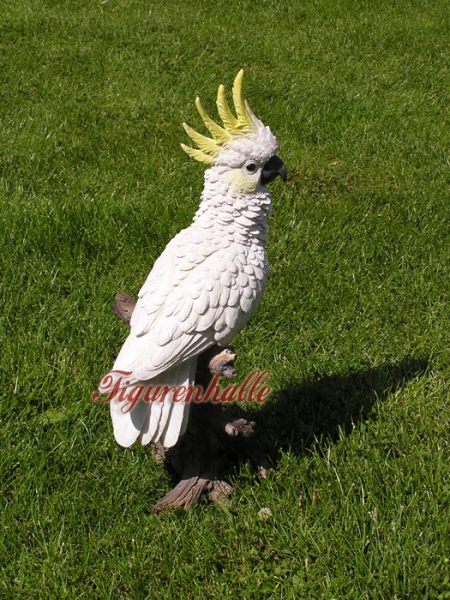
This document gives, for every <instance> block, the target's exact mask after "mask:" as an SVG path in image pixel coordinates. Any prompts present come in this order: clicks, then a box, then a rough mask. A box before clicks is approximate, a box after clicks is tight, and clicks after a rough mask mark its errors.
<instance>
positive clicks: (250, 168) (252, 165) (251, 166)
mask: <svg viewBox="0 0 450 600" xmlns="http://www.w3.org/2000/svg"><path fill="white" fill-rule="evenodd" d="M245 168H246V169H247V171H248V172H249V173H254V172H255V171H256V169H257V167H256V164H255V163H254V162H249V163H247V164H246V165H245Z"/></svg>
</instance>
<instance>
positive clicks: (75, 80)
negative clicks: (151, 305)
mask: <svg viewBox="0 0 450 600" xmlns="http://www.w3.org/2000/svg"><path fill="white" fill-rule="evenodd" d="M0 26H1V29H0V50H1V53H0V107H1V108H0V118H1V127H0V152H1V158H0V198H1V210H0V236H1V247H2V252H1V253H0V265H1V266H0V272H1V298H2V299H3V302H2V308H1V311H0V344H1V355H0V360H1V377H2V385H1V388H0V394H1V402H0V418H1V424H0V426H1V445H2V451H1V453H0V467H1V485H2V492H1V497H2V510H1V517H0V519H1V527H2V535H1V537H0V549H1V556H2V560H1V578H0V597H4V598H32V599H35V598H43V599H52V600H53V599H60V598H70V599H72V598H73V599H75V598H105V599H106V598H112V599H114V600H116V599H123V598H131V599H138V600H140V599H160V598H161V599H162V598H171V599H172V598H180V599H185V598H189V599H200V598H224V599H225V598H230V599H235V598H243V599H244V598H245V599H249V600H250V599H253V598H284V599H299V600H300V599H301V600H303V599H317V600H322V599H324V600H332V599H335V600H345V599H352V600H372V599H375V600H378V599H380V600H394V599H414V600H416V599H427V598H430V599H434V600H437V599H444V598H450V582H449V579H450V563H449V560H450V516H449V515H450V502H449V496H450V476H449V464H450V451H449V450H450V444H449V427H450V406H449V392H450V368H449V364H450V333H449V332H450V303H449V292H450V269H449V261H450V227H449V217H448V214H449V209H448V203H449V188H450V127H449V126H450V100H449V90H450V86H449V83H450V81H449V77H450V72H449V64H450V19H449V7H448V3H447V2H445V1H444V0H435V1H434V2H427V1H424V0H421V1H420V2H419V1H418V0H399V1H396V2H389V1H388V0H374V1H372V2H368V1H364V0H355V1H350V0H315V1H314V2H313V1H310V0H301V1H299V0H290V1H287V0H286V1H285V0H280V1H279V2H274V1H270V0H267V1H264V0H253V1H252V2H250V1H248V0H242V1H240V2H225V1H223V0H215V1H214V2H212V1H210V0H191V1H190V2H185V1H184V0H178V1H176V0H165V1H164V2H163V1H162V0H155V1H151V2H150V1H149V0H128V1H125V0H122V1H120V0H106V1H103V2H99V1H98V0H85V1H83V2H82V1H80V0H71V1H70V2H68V1H66V0H59V1H55V0H53V1H52V0H47V1H45V0H29V1H27V2H26V1H25V0H16V1H15V2H12V0H6V1H4V2H2V3H1V7H0ZM240 68H244V69H245V71H246V75H245V81H244V86H245V93H246V97H247V98H248V99H249V102H250V105H251V107H252V108H253V110H254V111H255V113H256V114H257V115H258V116H259V117H260V118H261V119H262V120H263V121H264V122H265V123H266V124H268V125H270V127H271V129H272V131H274V132H275V134H276V135H277V137H278V140H279V143H280V150H279V155H280V156H281V157H282V158H283V160H284V162H285V163H286V165H287V167H288V171H289V180H288V183H287V185H285V186H283V184H282V183H281V181H279V180H278V181H277V182H275V183H274V184H273V185H272V189H273V199H274V215H273V217H272V218H271V230H270V243H269V257H270V262H271V266H272V273H271V278H270V282H269V285H268V289H267V292H266V295H265V297H264V300H263V303H262V305H261V307H260V309H259V311H258V313H257V315H256V316H255V318H254V319H253V320H252V322H251V323H250V325H249V326H248V327H247V328H246V330H245V331H244V332H243V333H242V334H240V335H239V337H238V338H236V340H235V346H236V349H237V351H238V353H239V361H238V363H237V367H238V370H239V381H242V379H243V378H244V377H245V374H246V373H248V372H250V371H252V370H254V369H258V368H259V369H270V370H271V372H272V375H271V379H270V384H271V386H272V389H273V394H272V397H271V399H270V400H269V401H267V402H266V403H265V404H264V405H262V406H261V407H260V408H259V409H258V408H256V407H253V406H250V407H246V408H245V409H244V410H245V413H247V414H248V415H250V416H251V417H252V418H255V419H256V420H257V421H258V424H259V426H260V435H261V438H262V439H263V442H264V445H265V448H266V450H267V451H268V453H269V454H270V456H271V457H272V459H273V461H274V462H275V463H276V466H277V469H276V471H275V472H274V474H273V476H272V477H271V478H270V479H268V480H266V481H260V480H259V479H258V478H257V477H256V476H255V475H253V474H252V473H251V471H250V469H249V467H248V465H245V464H243V465H241V466H239V467H238V468H237V469H236V470H235V471H233V472H231V473H230V477H231V480H232V483H233V485H234V487H235V493H234V495H233V497H232V498H231V501H230V505H229V507H228V508H219V507H217V506H215V505H212V504H209V503H207V502H206V501H204V502H201V503H200V504H198V505H197V506H195V507H194V508H193V509H192V510H191V511H190V512H188V513H185V512H175V511H169V512H166V513H163V514H159V515H155V514H154V513H153V511H152V506H153V505H154V504H155V502H156V501H157V500H158V499H160V498H161V497H162V496H163V495H164V494H165V493H166V492H167V491H168V490H169V489H170V487H171V486H172V483H173V482H172V480H171V477H170V474H169V473H168V472H167V471H166V470H165V469H164V468H163V467H162V466H161V465H159V464H157V463H155V461H154V460H153V458H152V457H151V454H150V451H149V449H148V447H145V448H142V447H133V448H132V449H129V450H124V449H123V448H121V447H119V446H117V444H116V443H115V441H114V438H113V435H112V427H111V424H110V420H109V414H108V410H107V408H106V407H105V406H99V405H96V404H94V403H93V402H92V401H91V399H90V394H91V392H93V391H94V390H95V388H96V385H97V382H98V380H99V379H100V377H101V376H102V375H103V374H104V373H105V372H106V371H108V370H109V369H110V367H111V366H112V362H113V360H114V357H115V356H116V354H117V352H118V350H119V348H120V346H121V344H122V342H123V340H124V339H125V336H126V333H127V332H126V328H125V326H124V325H123V324H122V323H120V322H119V320H118V319H117V318H116V317H114V315H113V314H112V313H111V311H110V306H111V304H112V302H113V297H114V294H116V293H117V292H118V291H122V290H126V291H128V292H129V293H131V294H134V295H136V293H137V292H138V290H139V288H140V286H141V285H142V283H143V281H144V280H145V278H146V276H147V273H148V272H149V270H150V268H151V265H152V263H153V262H154V260H155V259H156V258H157V256H158V255H159V253H160V252H161V251H162V249H163V248H164V246H165V245H166V244H167V242H168V240H169V239H170V238H171V237H172V236H173V235H174V234H175V233H176V232H178V231H179V230H180V229H182V228H183V227H186V226H187V225H188V224H189V223H190V220H191V219H192V216H193V215H194V213H195V210H196V208H197V206H198V202H199V195H200V192H201V189H202V173H203V167H202V166H201V165H199V164H197V163H194V161H191V160H189V159H188V157H187V156H186V155H185V154H184V153H183V151H182V150H181V148H180V145H179V144H180V142H187V141H188V140H187V138H186V135H185V133H184V131H183V129H182V127H181V123H182V122H183V121H187V122H188V123H190V124H191V125H192V126H194V127H195V128H197V129H200V128H201V125H200V119H199V117H198V115H197V113H196V110H195V107H194V102H193V101H194V98H195V96H196V95H200V96H201V98H202V101H203V103H204V106H205V108H206V109H207V110H208V111H209V112H210V113H213V114H214V99H215V94H216V91H217V87H218V85H219V83H224V84H225V85H226V87H227V88H228V89H230V87H231V83H232V81H233V79H234V77H235V75H236V73H237V72H238V70H239V69H240ZM263 507H267V508H269V509H270V512H271V514H270V515H269V516H268V518H262V517H261V516H259V514H258V513H259V511H260V509H261V508H263Z"/></svg>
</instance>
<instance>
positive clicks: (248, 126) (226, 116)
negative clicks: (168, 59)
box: [181, 70, 286, 193]
mask: <svg viewBox="0 0 450 600" xmlns="http://www.w3.org/2000/svg"><path fill="white" fill-rule="evenodd" d="M243 77H244V71H243V70H241V71H239V73H238V74H237V77H236V79H235V80H234V85H233V101H234V106H235V110H236V117H235V116H234V115H233V113H232V112H231V110H230V108H229V106H228V102H227V99H226V97H225V89H224V87H223V85H221V86H220V87H219V90H218V93H217V109H218V112H219V115H220V118H221V119H222V122H223V127H221V126H220V125H218V124H217V123H215V122H214V121H213V120H212V119H211V118H210V117H209V116H208V115H207V114H206V112H205V110H204V109H203V107H202V105H201V103H200V99H199V98H197V99H196V100H195V105H196V107H197V110H198V112H199V114H200V116H201V117H202V119H203V122H204V123H205V125H206V127H207V129H208V130H209V132H210V133H211V135H212V138H209V137H206V136H204V135H201V134H200V133H197V132H196V131H194V130H193V129H192V128H191V127H189V125H186V123H183V127H184V129H185V130H186V133H187V134H188V135H189V137H190V138H191V139H192V141H193V142H195V143H196V144H197V146H198V149H197V148H190V147H189V146H186V145H185V144H181V147H182V148H183V150H184V151H185V152H187V154H189V156H192V157H193V158H195V159H196V160H198V161H200V162H203V163H206V164H208V165H210V166H211V167H212V168H214V167H217V168H218V170H220V171H222V169H221V167H225V169H227V171H228V178H229V181H230V184H232V186H233V187H234V188H235V189H237V190H238V191H240V192H244V193H245V192H247V193H248V192H253V191H255V190H256V188H257V187H258V185H260V184H262V185H265V184H266V183H269V182H270V181H272V180H273V179H275V177H276V176H277V175H280V176H281V177H282V179H283V181H285V180H286V167H285V166H284V164H283V162H282V161H281V159H279V158H278V157H277V156H275V153H276V151H277V149H278V143H277V139H276V137H275V136H274V135H273V133H272V132H271V131H270V129H269V127H266V126H265V125H264V124H263V123H262V122H261V121H260V120H259V119H258V118H257V117H255V115H254V114H253V112H252V110H251V109H250V107H249V105H248V102H247V101H246V100H245V99H244V95H243V92H242V79H243Z"/></svg>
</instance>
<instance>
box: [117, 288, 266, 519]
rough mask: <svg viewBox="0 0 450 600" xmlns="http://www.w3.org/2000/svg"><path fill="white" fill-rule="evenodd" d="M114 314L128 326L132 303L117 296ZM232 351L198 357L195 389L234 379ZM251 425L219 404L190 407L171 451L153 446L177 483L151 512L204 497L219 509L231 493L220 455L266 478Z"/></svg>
mask: <svg viewBox="0 0 450 600" xmlns="http://www.w3.org/2000/svg"><path fill="white" fill-rule="evenodd" d="M115 299H116V304H115V305H114V306H113V309H112V310H113V313H114V314H115V315H117V316H118V317H119V318H120V319H122V320H123V321H124V322H125V323H127V325H128V326H129V325H130V319H131V315H132V314H133V310H134V307H135V305H136V301H135V300H134V299H133V298H132V297H131V296H129V295H128V294H126V293H124V292H122V293H120V294H117V295H116V297H115ZM235 360H236V354H235V352H234V350H233V348H232V347H229V348H220V347H219V346H213V347H212V348H209V349H208V350H207V351H205V352H203V353H202V354H200V355H199V360H198V365H197V372H196V376H195V385H201V386H203V388H206V387H207V386H208V384H209V381H210V380H211V379H212V377H213V376H214V375H217V374H219V375H223V376H224V377H226V378H227V379H231V378H232V377H235V376H236V369H235V368H234V361H235ZM255 428H256V423H255V422H254V421H247V420H245V419H240V418H233V417H229V416H228V415H226V414H225V413H224V412H223V409H222V405H221V404H212V403H210V402H207V403H201V404H195V403H193V404H192V406H191V407H190V414H189V421H188V426H187V428H186V431H185V433H184V434H183V435H182V436H181V437H180V439H179V440H178V442H177V443H176V444H175V446H173V447H172V448H164V447H163V446H162V445H161V444H159V443H157V444H153V445H152V449H153V455H154V457H155V459H156V460H158V461H161V462H162V461H165V462H167V464H168V465H169V467H170V468H171V469H172V471H173V472H174V474H175V476H176V477H177V478H179V480H180V481H179V483H178V484H177V485H176V486H175V487H174V488H173V489H172V490H171V491H170V492H169V493H168V494H166V495H165V496H164V498H162V499H161V500H160V501H159V502H157V504H156V505H155V507H154V510H155V511H161V510H163V509H165V508H170V507H172V508H181V507H182V508H184V509H185V510H188V509H189V508H190V507H191V506H192V505H193V504H195V502H197V500H199V498H200V497H201V496H203V495H207V496H208V498H209V499H210V500H212V501H213V502H215V503H218V504H222V503H224V502H226V499H227V497H228V496H230V494H231V493H232V491H233V488H232V486H231V485H230V484H229V483H228V482H227V481H226V480H225V479H224V476H223V470H224V467H225V464H226V461H225V456H226V454H227V451H228V452H229V450H230V449H232V450H233V451H235V452H236V451H237V452H239V453H240V454H242V455H243V456H244V457H245V458H246V459H248V460H250V462H251V464H252V466H253V467H254V468H255V469H256V470H257V472H258V473H259V475H260V476H261V477H263V478H265V477H266V475H267V471H268V470H269V469H271V468H272V465H271V464H270V461H269V459H268V458H267V456H266V455H265V453H264V452H263V450H262V448H261V445H260V443H259V441H258V440H257V439H256V436H255Z"/></svg>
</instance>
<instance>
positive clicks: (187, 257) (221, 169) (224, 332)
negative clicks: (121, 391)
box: [99, 70, 286, 447]
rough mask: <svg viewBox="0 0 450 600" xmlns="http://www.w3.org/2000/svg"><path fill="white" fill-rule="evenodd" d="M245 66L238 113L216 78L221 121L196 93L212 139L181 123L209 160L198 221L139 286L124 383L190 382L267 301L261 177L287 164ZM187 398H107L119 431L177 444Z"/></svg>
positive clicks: (122, 435)
mask: <svg viewBox="0 0 450 600" xmlns="http://www.w3.org/2000/svg"><path fill="white" fill-rule="evenodd" d="M243 74H244V72H243V71H242V70H241V71H240V72H239V73H238V75H237V77H236V79H235V81H234V86H233V100H234V106H235V110H236V116H234V115H233V114H232V112H231V110H230V108H229V106H228V103H227V100H226V97H225V90H224V87H223V86H222V85H221V86H220V87H219V91H218V95H217V108H218V112H219V115H220V118H221V119H222V122H223V127H222V126H219V125H217V124H216V123H215V122H214V121H213V120H212V119H211V118H210V117H209V116H208V115H207V114H206V112H205V110H204V109H203V107H202V105H201V104H200V100H199V98H197V99H196V102H195V103H196V107H197V110H198V112H199V113H200V116H201V117H202V119H203V121H204V123H205V125H206V127H207V129H208V130H209V132H210V133H211V135H212V139H211V138H209V137H205V136H203V135H201V134H199V133H197V132H196V131H194V130H193V129H191V128H190V127H189V126H188V125H186V124H185V123H183V127H184V129H185V130H186V132H187V134H188V135H189V136H190V138H191V139H192V140H193V141H194V142H195V143H196V144H197V146H198V149H197V148H195V149H194V148H191V147H188V146H185V145H184V144H182V148H183V150H185V151H186V152H187V153H188V154H189V155H190V156H191V157H193V158H195V159H196V160H199V161H201V162H203V163H206V164H207V165H208V169H207V170H206V172H205V185H204V189H203V192H202V195H201V203H200V207H199V209H198V210H197V213H196V214H195V217H194V219H193V222H192V224H191V225H190V226H189V227H188V228H187V229H183V230H182V231H180V233H178V235H176V236H175V237H174V238H173V239H172V240H171V241H170V242H169V244H168V245H167V246H166V248H165V250H164V252H163V253H162V254H161V256H160V257H159V258H158V259H157V261H156V262H155V264H154V266H153V269H152V270H151V272H150V274H149V276H148V278H147V281H146V282H145V284H144V285H143V287H142V289H141V291H140V292H139V298H138V301H137V304H136V307H135V309H134V312H133V315H132V318H131V323H130V326H131V330H130V334H129V336H128V338H127V340H126V341H125V343H124V345H123V346H122V349H121V351H120V353H119V355H118V357H117V359H116V361H115V363H114V367H113V370H112V371H111V372H110V373H113V374H114V372H117V371H119V372H126V373H127V374H128V375H127V377H126V378H124V380H125V379H126V381H124V382H121V384H120V385H121V386H125V387H133V386H134V387H135V388H136V387H139V386H147V388H148V386H158V385H161V386H169V387H170V388H171V389H172V388H181V386H184V387H187V386H189V385H193V384H194V377H195V372H196V366H197V357H198V355H199V354H200V353H201V352H203V351H205V350H207V349H208V348H210V347H211V346H213V345H214V344H218V345H219V346H224V347H225V346H227V345H229V344H230V343H231V341H232V340H233V338H234V336H235V335H236V334H237V333H239V332H240V331H241V329H242V328H243V327H244V325H245V324H246V323H247V322H248V321H249V319H250V318H251V317H252V315H253V314H254V312H255V311H256V309H257V308H258V305H259V303H260V301H261V298H262V295H263V293H264V289H265V287H266V281H267V276H268V275H269V265H268V262H267V256H266V252H265V249H264V248H265V245H266V242H267V230H268V224H267V216H268V215H269V214H270V213H271V210H272V208H271V202H270V193H269V190H268V189H267V187H265V186H266V184H267V183H269V182H271V181H273V180H274V179H275V177H277V175H280V176H281V178H282V179H283V181H285V180H286V167H285V166H284V164H283V162H282V161H281V159H279V158H278V157H277V156H276V155H275V152H276V151H277V148H278V144H277V140H276V138H275V136H274V135H273V134H272V132H271V131H270V129H269V127H266V126H265V125H263V123H262V122H261V121H260V120H259V119H257V118H256V117H255V115H254V114H253V112H252V111H251V110H250V107H249V105H248V103H247V101H246V100H245V99H244V96H243V93H242V78H243ZM115 381H117V379H116V378H115V376H112V377H109V378H108V377H105V378H104V379H103V380H102V382H101V383H100V386H99V391H100V392H101V393H108V392H110V391H111V390H112V389H113V386H114V382H115ZM105 382H107V384H105ZM141 389H142V388H141ZM189 406H190V403H189V402H183V401H176V402H174V401H173V393H168V394H167V395H166V396H165V398H164V400H163V401H162V402H160V401H156V402H148V401H145V400H144V399H140V400H139V401H137V402H136V403H135V405H134V406H133V408H132V410H124V403H123V402H121V401H120V400H119V398H118V396H117V395H116V396H115V397H114V398H113V399H112V400H111V402H110V408H111V417H112V421H113V426H114V435H115V438H116V440H117V442H118V443H119V444H121V445H122V446H125V447H127V446H131V444H133V443H134V442H135V441H136V440H139V441H140V442H141V443H142V444H148V443H149V442H160V443H161V444H162V445H163V446H165V447H171V446H173V445H174V444H175V443H176V442H177V440H178V438H179V436H180V435H181V434H182V433H183V432H184V431H185V429H186V425H187V421H188V414H189Z"/></svg>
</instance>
